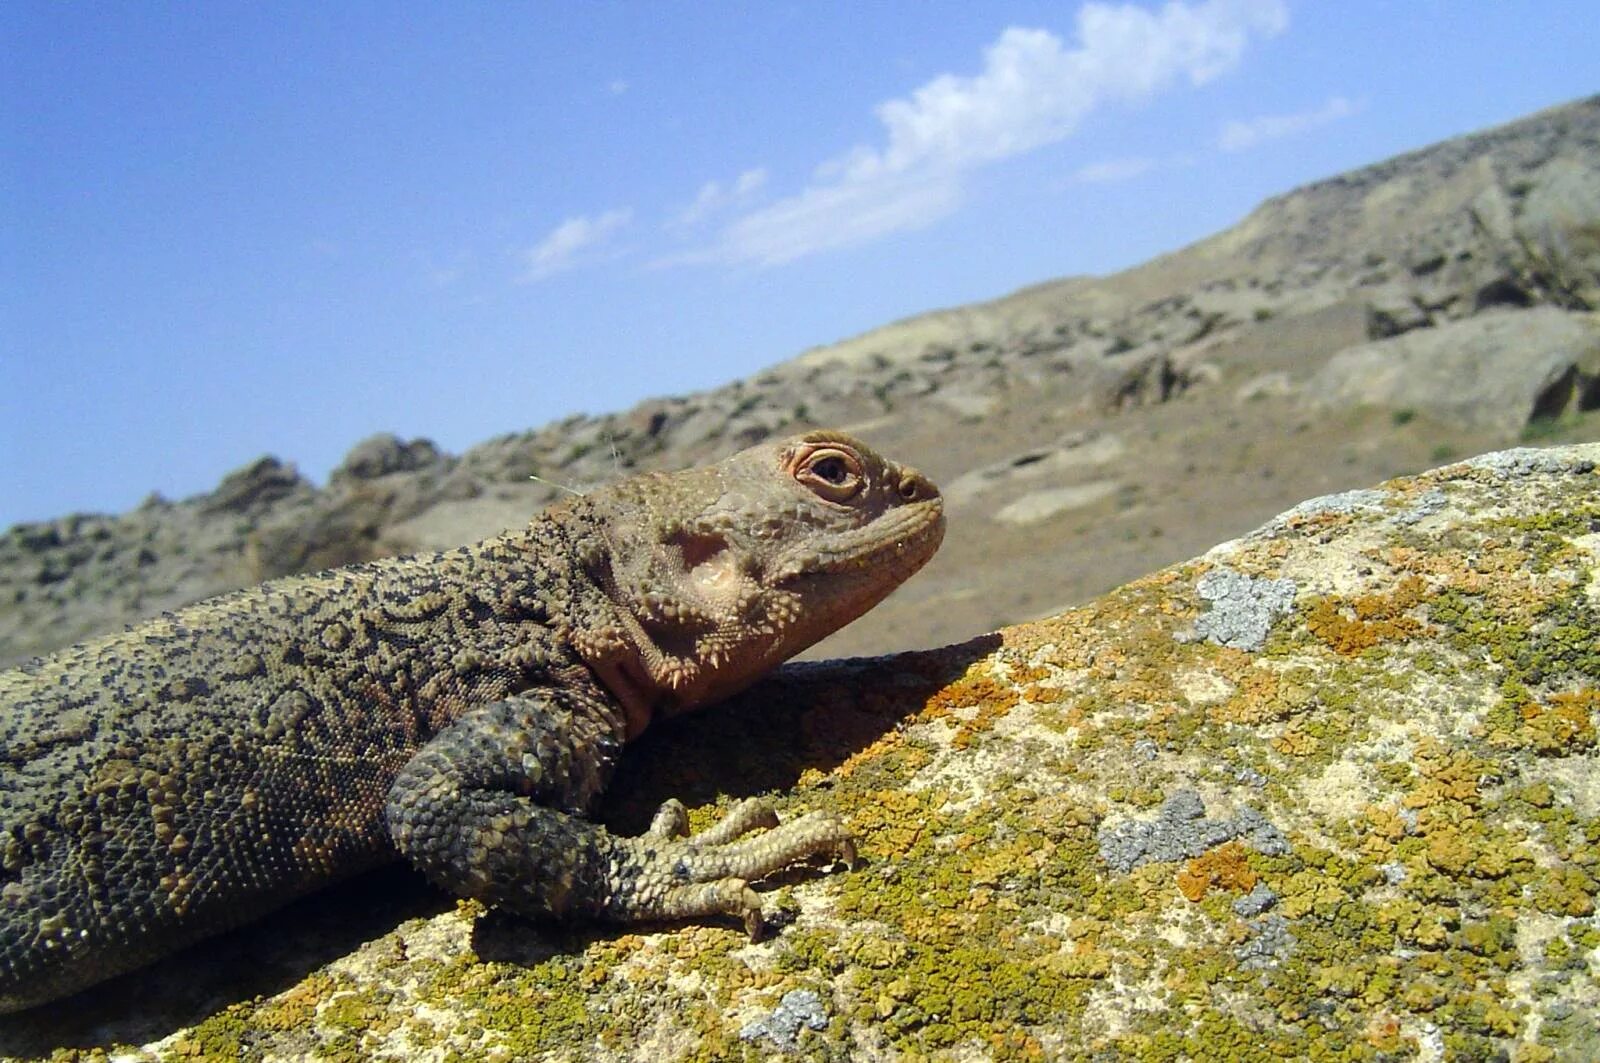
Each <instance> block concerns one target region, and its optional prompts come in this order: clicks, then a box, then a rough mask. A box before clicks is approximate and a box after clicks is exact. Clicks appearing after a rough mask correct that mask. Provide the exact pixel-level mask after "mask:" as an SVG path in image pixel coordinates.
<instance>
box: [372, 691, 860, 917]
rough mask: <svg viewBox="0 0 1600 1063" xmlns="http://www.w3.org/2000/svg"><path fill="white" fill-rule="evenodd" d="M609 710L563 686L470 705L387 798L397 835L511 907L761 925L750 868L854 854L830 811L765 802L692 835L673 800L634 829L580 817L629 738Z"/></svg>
mask: <svg viewBox="0 0 1600 1063" xmlns="http://www.w3.org/2000/svg"><path fill="white" fill-rule="evenodd" d="M610 718H611V714H610V713H607V712H606V711H605V710H604V709H602V708H600V707H598V706H596V705H595V704H594V703H593V702H591V701H589V700H588V699H587V698H585V697H584V696H582V695H579V694H576V693H573V692H570V691H563V690H559V689H550V690H538V691H531V692H529V693H526V694H522V695H518V696H516V697H513V698H508V699H506V700H504V701H499V702H495V703H493V704H490V705H484V706H480V707H478V708H475V709H472V710H470V711H468V712H467V713H465V714H463V715H462V717H461V718H460V719H459V720H457V721H456V722H455V723H454V724H452V725H451V726H450V727H448V728H446V729H445V730H444V731H442V732H440V733H439V735H438V736H437V737H435V738H434V739H433V741H431V742H429V743H428V744H427V745H426V746H424V747H423V748H422V750H420V751H419V752H418V753H417V755H416V756H415V757H413V758H412V760H411V761H410V763H408V764H407V765H406V767H405V768H404V769H402V771H401V772H400V775H399V776H398V777H397V778H396V779H395V782H394V785H393V786H392V787H391V789H390V792H389V799H388V803H387V806H386V809H385V814H386V815H387V817H388V823H389V830H390V834H391V836H392V837H393V838H394V842H395V845H396V846H397V847H398V848H399V850H400V851H401V852H402V853H403V854H405V855H406V857H407V858H408V859H410V860H411V861H412V862H413V863H414V864H416V865H417V867H419V868H420V869H421V870H422V871H423V873H424V874H426V875H427V876H428V877H429V878H430V879H432V880H433V881H434V882H436V883H438V884H439V885H441V886H443V887H444V888H446V889H448V890H450V891H452V892H454V893H456V894H458V895H461V896H468V897H475V898H478V899H479V900H482V901H484V902H486V903H489V904H494V905H499V906H502V907H505V908H509V909H511V910H513V911H517V912H522V913H525V914H529V915H538V916H554V917H558V918H561V917H578V918H592V919H603V920H607V921H611V922H622V923H629V922H637V921H641V920H649V919H693V918H704V917H707V916H716V915H727V916H734V917H737V918H738V919H740V920H742V921H743V923H744V925H745V927H746V929H747V930H748V931H749V932H750V934H751V935H752V936H756V935H758V934H759V933H760V931H761V928H762V916H761V904H760V899H759V897H758V896H757V895H756V893H755V892H754V891H753V890H751V889H750V888H749V886H748V885H747V882H748V880H751V879H756V878H760V877H761V876H763V875H767V874H770V873H771V872H773V871H776V870H778V869H780V868H782V867H785V866H787V865H789V864H791V863H793V862H795V861H796V860H799V859H802V858H804V857H807V856H811V855H813V854H816V853H833V854H837V855H839V856H841V857H843V858H844V859H846V860H847V861H853V859H854V848H853V846H852V844H851V842H850V837H849V835H848V833H847V832H846V831H845V829H844V826H843V825H842V824H841V823H839V821H838V820H837V819H835V818H834V817H832V816H831V815H828V814H826V813H812V814H810V815H807V816H803V817H801V818H800V819H797V820H794V821H792V822H789V823H786V824H782V825H779V823H778V820H777V816H776V815H775V814H774V813H773V812H772V810H771V808H770V807H769V806H767V805H766V804H765V803H764V802H760V801H746V802H743V803H742V804H740V805H738V806H737V807H736V808H735V809H734V810H733V811H732V812H731V813H730V814H729V815H728V816H727V817H726V818H725V819H724V820H723V821H722V822H721V823H719V824H717V825H716V826H714V827H712V828H711V829H710V830H708V831H706V832H704V833H703V834H700V835H698V836H693V837H691V836H688V834H687V821H686V817H685V815H684V812H683V806H682V805H680V804H678V803H677V802H676V801H669V802H667V804H666V805H664V806H662V809H661V811H660V812H658V813H657V814H656V817H655V821H654V822H653V823H652V825H651V827H650V829H649V830H648V831H646V832H645V833H644V834H642V835H640V836H638V837H634V838H627V837H619V836H617V835H614V834H612V833H610V832H609V831H607V830H605V829H604V828H603V827H601V826H599V825H598V824H595V823H592V822H590V821H588V820H586V819H583V818H582V816H583V814H584V813H586V812H587V811H588V810H589V807H590V805H591V804H592V802H593V800H594V798H595V797H596V796H597V795H598V794H599V792H600V790H601V789H602V788H603V787H604V785H605V783H606V782H607V780H608V779H609V777H610V774H611V769H612V767H613V765H614V763H615V760H616V756H617V753H618V752H619V750H620V745H621V741H620V738H619V737H618V735H617V733H616V728H615V727H614V726H611V725H608V724H607V723H605V722H603V721H605V720H608V719H610ZM762 828H765V829H764V830H763V831H762V832H761V833H757V834H752V833H751V832H752V831H756V830H758V829H762Z"/></svg>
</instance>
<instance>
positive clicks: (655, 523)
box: [596, 431, 944, 726]
mask: <svg viewBox="0 0 1600 1063" xmlns="http://www.w3.org/2000/svg"><path fill="white" fill-rule="evenodd" d="M596 501H597V502H599V501H600V500H598V499H597V500H596ZM597 509H598V511H599V512H600V513H601V514H602V516H603V518H604V520H605V522H606V525H607V530H606V539H607V541H608V543H609V547H610V548H609V550H608V551H607V553H608V554H609V557H608V558H607V559H606V561H607V562H608V563H607V564H606V565H605V566H604V567H605V569H606V571H605V574H604V577H603V578H604V582H605V583H606V584H607V591H608V593H609V595H610V597H611V599H612V601H613V602H614V603H615V604H616V605H617V606H618V607H619V608H618V609H617V612H618V614H619V618H620V624H621V628H622V629H623V630H621V631H619V632H617V633H616V634H617V635H619V636H621V637H620V639H619V642H620V643H621V644H622V647H623V649H622V653H621V654H620V655H618V656H617V657H616V658H615V660H616V664H615V666H614V667H603V668H600V669H598V670H599V671H600V672H601V674H602V678H604V679H606V680H607V682H608V685H610V686H612V688H613V690H615V689H616V688H617V686H618V685H619V684H621V685H624V686H626V685H630V684H631V685H632V686H633V687H634V690H632V691H631V692H630V693H631V697H630V694H624V693H623V692H621V691H619V692H618V693H619V696H622V697H623V700H624V701H630V700H632V701H634V702H638V701H640V700H641V699H643V698H648V699H649V700H650V702H651V706H650V707H651V710H652V711H656V710H659V711H663V712H666V713H668V714H671V713H674V712H679V711H682V710H683V709H687V708H692V707H694V706H697V705H703V704H706V703H708V702H711V701H716V700H719V699H721V698H723V697H726V696H727V695H729V694H732V693H734V692H735V691H737V690H739V689H741V688H743V687H745V686H747V685H748V684H749V683H751V682H752V681H754V680H755V679H756V678H757V677H759V676H760V675H761V674H762V673H764V672H766V671H767V670H768V669H770V668H772V667H773V666H774V665H776V664H777V663H778V662H780V661H782V660H784V659H786V658H788V657H791V656H793V655H794V654H796V653H799V652H800V651H801V650H803V649H805V648H806V647H807V646H810V645H811V644H812V643H814V642H816V641H817V640H819V639H821V638H823V637H824V636H826V635H828V634H831V633H832V632H834V631H836V630H838V629H839V628H841V627H843V626H844V625H845V624H848V623H849V622H850V621H852V620H854V619H855V618H856V617H858V616H860V615H861V614H862V613H865V612H866V611H867V610H868V609H871V608H872V607H873V606H874V605H877V604H878V603H879V602H880V601H882V600H883V599H884V598H885V597H886V596H887V595H888V594H889V592H890V591H892V590H894V589H895V588H896V587H898V586H899V585H900V584H901V583H902V582H904V581H905V580H906V578H907V577H909V576H910V575H911V574H912V573H914V572H916V571H917V569H919V568H921V567H922V566H923V565H924V564H925V563H926V562H927V561H928V559H929V558H930V557H932V556H933V554H934V551H935V550H937V549H938V548H939V543H940V541H941V540H942V539H943V538H944V503H943V501H942V500H941V499H940V497H939V491H938V489H937V488H936V487H934V486H933V484H932V483H930V482H929V481H928V480H927V479H926V478H925V477H924V476H922V474H920V473H918V472H917V471H916V470H915V469H911V468H908V467H906V466H903V465H898V464H896V463H894V462H892V461H889V460H887V459H885V458H883V457H880V456H879V455H878V454H877V453H875V452H874V451H872V450H871V449H870V448H868V447H867V446H866V445H864V444H862V443H860V442H859V441H857V440H855V439H853V438H851V437H850V436H848V435H845V434H843V433H840V432H829V431H817V432H808V433H806V434H805V435H802V436H798V437H795V438H792V439H788V440H785V441H783V442H779V443H769V444H763V445H761V446H756V447H751V448H750V449H749V450H745V451H741V452H740V453H738V454H735V455H733V456H732V457H731V458H728V459H726V460H725V461H722V462H719V463H717V464H715V465H710V466H706V467H704V468H700V469H690V470H688V471H686V472H680V473H672V474H662V475H651V476H643V477H638V478H636V479H633V480H630V481H626V482H624V483H622V484H619V485H617V486H616V487H615V488H612V489H611V493H610V494H609V495H608V497H607V498H606V499H605V500H604V504H602V505H600V506H598V507H597ZM618 669H620V670H621V672H623V673H626V674H620V675H619V674H618ZM608 672H609V673H611V674H609V675H608V674H607V673H608ZM634 715H636V714H635V712H634V711H633V709H632V707H630V717H633V716H634ZM636 722H637V721H636ZM637 725H638V726H642V722H638V723H637Z"/></svg>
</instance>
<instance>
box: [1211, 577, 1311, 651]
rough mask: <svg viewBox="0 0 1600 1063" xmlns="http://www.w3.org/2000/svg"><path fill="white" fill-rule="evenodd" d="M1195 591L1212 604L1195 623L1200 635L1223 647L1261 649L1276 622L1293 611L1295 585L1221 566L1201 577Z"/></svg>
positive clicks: (1292, 582)
mask: <svg viewBox="0 0 1600 1063" xmlns="http://www.w3.org/2000/svg"><path fill="white" fill-rule="evenodd" d="M1195 591H1196V593H1197V594H1199V595H1200V597H1201V598H1203V599H1205V600H1206V601H1208V602H1210V603H1211V610H1210V612H1207V613H1204V614H1202V615H1201V616H1200V617H1199V619H1197V620H1196V621H1195V625H1194V626H1195V632H1196V634H1198V635H1199V636H1200V637H1201V638H1204V639H1208V640H1209V641H1211V642H1214V643H1216V644H1217V645H1219V646H1231V647H1232V648H1234V649H1236V650H1259V649H1260V648H1261V647H1262V646H1263V645H1265V643H1266V641H1267V633H1268V632H1269V631H1271V630H1272V623H1273V621H1274V620H1276V619H1277V618H1278V617H1280V616H1283V615H1284V614H1286V613H1288V612H1289V610H1290V609H1291V608H1293V606H1294V596H1295V584H1294V581H1293V580H1287V579H1261V578H1258V577H1255V576H1249V575H1246V574H1245V573H1243V572H1235V571H1233V570H1232V569H1228V568H1221V567H1217V568H1213V569H1211V570H1210V571H1208V572H1207V573H1206V574H1205V575H1203V576H1201V577H1200V582H1199V583H1198V584H1196V586H1195Z"/></svg>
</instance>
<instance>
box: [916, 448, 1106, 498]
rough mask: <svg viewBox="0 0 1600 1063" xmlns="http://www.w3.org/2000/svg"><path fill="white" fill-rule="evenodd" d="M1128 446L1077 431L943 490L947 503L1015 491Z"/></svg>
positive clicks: (966, 475)
mask: <svg viewBox="0 0 1600 1063" xmlns="http://www.w3.org/2000/svg"><path fill="white" fill-rule="evenodd" d="M1126 449H1127V448H1126V446H1125V444H1124V443H1123V441H1122V440H1121V439H1119V438H1118V437H1117V436H1114V435H1109V434H1105V433H1100V432H1074V433H1071V434H1070V435H1068V436H1066V437H1065V438H1063V439H1062V440H1061V442H1060V443H1059V444H1057V445H1056V446H1053V447H1042V448H1033V449H1029V450H1024V451H1022V452H1020V453H1017V454H1013V455H1011V456H1010V457H1008V458H1005V459H1003V460H1001V461H996V462H991V463H989V464H988V465H981V466H979V467H978V468H976V469H973V470H971V471H970V472H966V473H962V474H961V475H960V476H958V477H956V478H955V479H954V480H951V481H950V482H949V483H948V484H945V485H944V487H943V488H942V494H943V495H944V497H945V501H946V502H947V503H948V504H950V505H952V506H963V505H966V504H968V503H970V502H972V501H974V500H975V499H977V498H978V497H979V496H981V495H986V494H989V493H990V492H999V491H1006V490H1010V491H1015V490H1016V489H1017V488H1018V487H1020V486H1023V485H1027V484H1033V483H1038V482H1039V481H1041V480H1044V481H1050V480H1059V479H1061V478H1063V477H1065V476H1070V475H1072V474H1073V473H1075V472H1077V471H1078V470H1081V469H1085V468H1089V467H1093V466H1096V465H1103V464H1105V463H1107V462H1111V461H1115V460H1116V459H1117V458H1119V457H1121V456H1122V454H1123V452H1124V451H1125V450H1126Z"/></svg>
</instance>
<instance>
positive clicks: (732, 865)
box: [608, 799, 856, 941]
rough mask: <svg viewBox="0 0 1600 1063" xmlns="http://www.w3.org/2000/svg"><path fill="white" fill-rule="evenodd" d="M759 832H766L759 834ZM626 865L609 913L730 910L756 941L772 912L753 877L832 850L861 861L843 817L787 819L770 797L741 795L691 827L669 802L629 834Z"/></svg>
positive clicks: (671, 915) (691, 914)
mask: <svg viewBox="0 0 1600 1063" xmlns="http://www.w3.org/2000/svg"><path fill="white" fill-rule="evenodd" d="M753 831H759V832H760V833H752V832H753ZM624 852H625V853H626V858H625V860H624V864H625V866H624V867H621V868H617V869H614V871H613V881H614V882H617V883H618V884H619V885H621V886H622V889H620V890H619V891H618V893H617V894H616V895H614V896H613V898H612V903H611V904H610V905H609V906H608V907H609V908H610V911H609V912H608V914H609V915H611V916H612V917H615V918H621V919H624V920H631V919H646V918H658V919H696V918H703V917H705V916H711V915H722V916H729V917H733V918H736V919H739V920H740V921H741V922H743V924H744V927H745V930H746V931H747V932H748V933H749V935H750V938H751V940H752V941H754V940H757V939H759V938H760V937H761V934H762V932H763V931H764V930H765V928H766V919H765V917H764V915H763V913H762V910H761V898H760V895H759V894H757V893H756V892H755V891H754V890H753V889H751V888H750V886H749V882H750V881H752V880H755V879H760V878H763V877H764V876H766V875H770V874H772V873H773V872H775V871H779V870H781V869H783V868H785V867H788V866H789V865H790V864H793V863H795V862H797V861H799V860H803V859H805V858H807V857H810V856H815V855H817V854H821V853H825V854H828V855H831V856H833V857H835V858H837V859H839V860H842V861H843V862H844V863H845V864H846V865H848V866H852V867H853V866H854V865H855V859H856V850H855V842H854V840H853V839H851V837H850V834H849V832H848V831H847V830H846V829H845V826H844V824H843V823H841V822H839V820H838V818H837V817H835V816H834V815H832V814H831V813H828V812H812V813H809V814H807V815H804V816H801V817H800V818H799V819H795V820H790V821H789V822H788V823H780V822H779V821H778V816H777V813H776V812H774V811H773V809H772V806H771V805H770V804H769V803H767V802H766V801H763V800H759V799H751V800H747V801H741V802H740V803H739V804H737V805H735V806H734V807H733V809H732V810H731V811H730V812H729V813H728V814H727V815H726V816H724V817H723V818H722V819H721V820H720V821H719V822H717V824H716V825H715V826H712V827H710V828H709V829H707V830H705V831H702V832H701V833H699V834H696V835H692V836H689V835H688V834H687V816H686V814H685V812H684V809H683V806H682V805H681V804H680V803H679V802H677V801H668V802H666V803H665V804H663V805H662V806H661V809H660V810H659V811H658V812H657V813H656V815H655V818H654V819H653V820H652V821H651V824H650V829H649V830H648V831H646V832H645V833H644V834H643V835H640V836H639V837H638V838H633V839H628V840H627V845H626V849H625V850H624Z"/></svg>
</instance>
